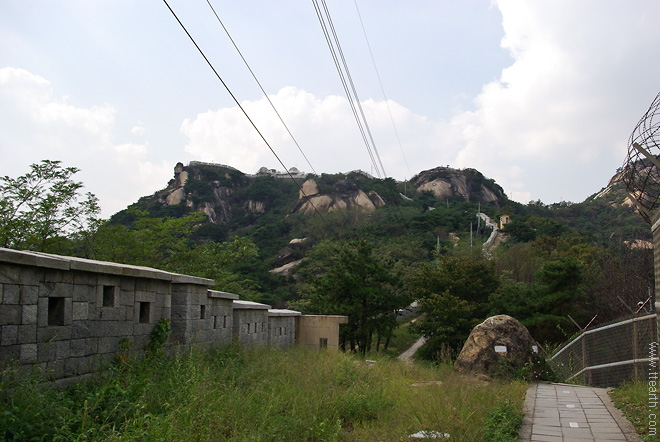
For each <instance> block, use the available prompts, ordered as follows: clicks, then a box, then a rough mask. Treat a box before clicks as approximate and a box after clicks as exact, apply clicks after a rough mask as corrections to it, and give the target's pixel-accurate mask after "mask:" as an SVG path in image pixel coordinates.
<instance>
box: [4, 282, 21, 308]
mask: <svg viewBox="0 0 660 442" xmlns="http://www.w3.org/2000/svg"><path fill="white" fill-rule="evenodd" d="M3 286H4V287H3V290H2V303H3V304H4V305H7V304H20V301H21V288H20V286H19V285H18V284H4V285H3Z"/></svg>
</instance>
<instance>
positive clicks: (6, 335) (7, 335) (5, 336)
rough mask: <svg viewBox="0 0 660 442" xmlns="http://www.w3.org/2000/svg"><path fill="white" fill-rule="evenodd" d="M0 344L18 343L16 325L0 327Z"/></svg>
mask: <svg viewBox="0 0 660 442" xmlns="http://www.w3.org/2000/svg"><path fill="white" fill-rule="evenodd" d="M0 328H1V329H2V331H1V332H0V345H2V346H4V345H16V344H18V325H3V326H2V327H0Z"/></svg>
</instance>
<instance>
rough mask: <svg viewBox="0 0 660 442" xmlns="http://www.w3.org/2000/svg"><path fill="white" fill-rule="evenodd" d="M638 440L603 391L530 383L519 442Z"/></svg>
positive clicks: (564, 385)
mask: <svg viewBox="0 0 660 442" xmlns="http://www.w3.org/2000/svg"><path fill="white" fill-rule="evenodd" d="M641 440H642V439H641V438H640V437H639V436H638V435H637V434H636V433H635V430H634V429H633V426H632V424H631V423H630V422H629V421H628V420H627V419H626V418H625V417H623V415H622V414H621V412H620V411H619V410H618V409H616V408H615V407H614V405H613V404H612V401H611V400H610V398H609V396H608V395H607V390H605V389H603V388H591V387H580V386H576V385H566V384H532V385H531V386H530V387H529V389H528V390H527V397H526V399H525V418H524V420H523V425H522V428H521V429H520V438H519V441H520V442H555V441H557V442H559V441H563V442H569V441H575V442H588V441H604V442H609V441H624V442H633V441H634V442H636V441H640V442H641Z"/></svg>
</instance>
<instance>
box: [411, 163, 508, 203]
mask: <svg viewBox="0 0 660 442" xmlns="http://www.w3.org/2000/svg"><path fill="white" fill-rule="evenodd" d="M411 182H412V184H413V186H414V187H415V189H417V191H419V192H423V191H430V192H432V193H433V195H434V196H435V198H436V199H438V200H441V201H442V200H445V199H447V198H454V197H457V196H460V197H463V198H465V200H466V201H473V202H479V203H482V204H495V205H496V206H497V207H501V206H502V205H503V203H504V202H505V201H506V196H505V195H504V190H502V188H501V187H500V186H498V185H497V184H495V181H493V180H491V179H488V178H485V177H484V176H483V175H482V174H481V173H480V172H479V171H477V170H475V169H464V170H457V169H452V168H450V167H436V168H435V169H430V170H425V171H423V172H420V173H419V174H418V175H417V176H415V177H413V179H412V180H411Z"/></svg>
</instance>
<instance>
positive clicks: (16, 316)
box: [0, 304, 23, 325]
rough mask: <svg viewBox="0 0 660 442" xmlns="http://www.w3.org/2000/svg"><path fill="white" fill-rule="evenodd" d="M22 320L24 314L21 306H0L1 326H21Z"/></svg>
mask: <svg viewBox="0 0 660 442" xmlns="http://www.w3.org/2000/svg"><path fill="white" fill-rule="evenodd" d="M22 319H23V312H22V309H21V306H20V305H18V304H15V305H6V304H1V305H0V325H19V324H20V323H21V320H22Z"/></svg>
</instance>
